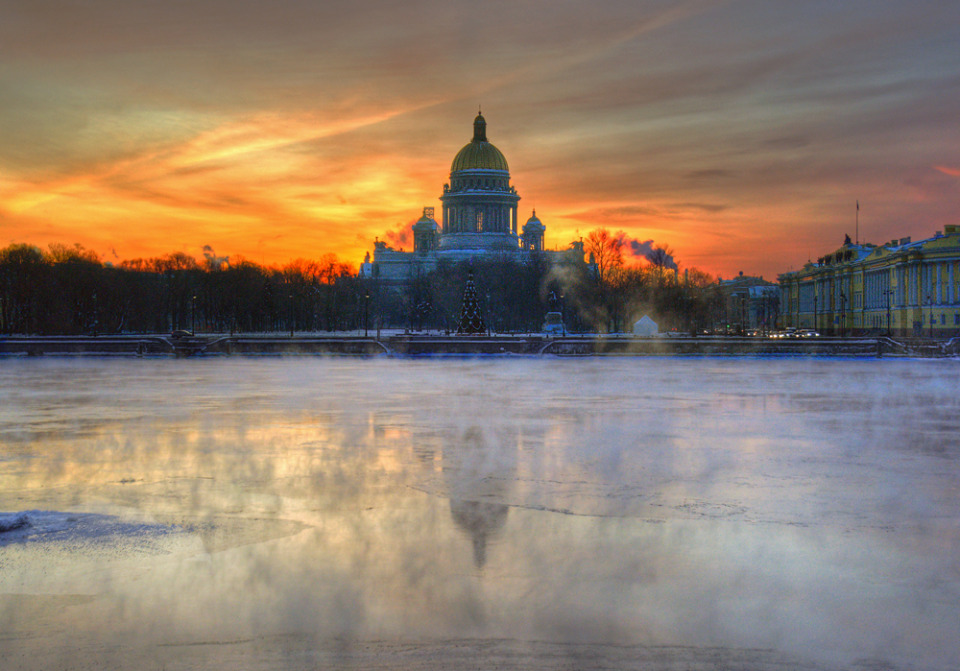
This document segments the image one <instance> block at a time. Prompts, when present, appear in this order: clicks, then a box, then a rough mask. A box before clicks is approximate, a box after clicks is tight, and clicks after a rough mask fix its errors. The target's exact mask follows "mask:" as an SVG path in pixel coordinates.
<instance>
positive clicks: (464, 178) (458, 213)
mask: <svg viewBox="0 0 960 671" xmlns="http://www.w3.org/2000/svg"><path fill="white" fill-rule="evenodd" d="M440 202H441V203H442V208H441V210H442V217H441V219H442V224H438V223H437V221H436V219H435V218H434V212H435V210H434V208H432V207H425V208H423V216H422V217H420V219H419V221H417V222H416V223H415V224H413V251H403V250H396V249H392V248H391V247H389V246H388V245H387V244H386V243H385V242H382V241H379V240H378V241H376V242H375V243H374V251H373V259H372V260H371V259H370V254H369V253H368V254H367V256H366V258H365V259H364V262H363V264H361V266H360V277H369V278H373V277H376V278H379V279H381V280H384V281H387V282H393V283H397V284H403V283H405V282H407V281H409V280H410V279H412V278H413V277H415V276H416V275H418V274H422V273H429V272H430V271H432V270H434V269H435V268H436V267H437V263H438V262H439V261H440V260H442V259H447V260H450V261H454V262H456V261H467V260H471V259H477V258H491V257H493V258H504V259H509V260H512V261H516V262H524V261H525V260H526V259H528V258H529V257H530V255H531V254H535V253H543V254H545V255H548V256H550V257H563V258H564V259H570V258H571V254H572V255H573V256H574V258H577V259H579V260H581V261H582V259H583V244H582V243H580V242H575V243H573V244H572V245H571V249H569V250H565V251H562V252H556V251H546V250H544V247H543V234H544V232H545V230H546V228H545V227H544V225H543V223H542V222H541V221H540V220H539V219H538V218H537V213H536V211H533V214H532V216H531V217H530V218H529V219H527V221H526V223H525V224H524V225H523V228H522V229H519V226H518V218H517V206H518V204H519V202H520V195H519V194H518V193H517V190H516V188H515V187H513V186H512V185H511V184H510V168H509V167H508V165H507V159H506V158H505V157H504V155H503V152H501V151H500V150H499V149H497V147H496V146H494V145H493V144H492V143H491V142H490V141H489V140H488V139H487V122H486V120H485V119H484V118H483V115H482V114H477V118H476V119H474V120H473V139H472V140H471V141H470V142H469V143H467V145H466V146H464V147H463V149H461V150H460V151H459V152H457V155H456V156H455V157H454V159H453V163H452V164H451V166H450V181H449V182H448V183H447V184H444V185H443V194H442V195H441V196H440Z"/></svg>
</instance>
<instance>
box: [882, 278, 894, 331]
mask: <svg viewBox="0 0 960 671" xmlns="http://www.w3.org/2000/svg"><path fill="white" fill-rule="evenodd" d="M891 294H893V290H891V289H884V291H883V295H884V296H885V297H886V299H887V337H888V338H889V337H890V336H892V335H893V334H892V333H891V332H890V296H891Z"/></svg>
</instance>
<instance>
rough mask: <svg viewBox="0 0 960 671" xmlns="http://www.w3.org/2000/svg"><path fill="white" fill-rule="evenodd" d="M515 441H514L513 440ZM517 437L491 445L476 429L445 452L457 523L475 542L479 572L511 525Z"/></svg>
mask: <svg viewBox="0 0 960 671" xmlns="http://www.w3.org/2000/svg"><path fill="white" fill-rule="evenodd" d="M511 438H512V439H513V440H511ZM515 443H516V436H512V437H511V436H510V435H506V436H500V435H498V436H497V440H495V441H492V442H488V441H487V440H486V439H485V437H484V432H483V429H481V428H479V427H476V426H472V427H470V428H468V429H467V430H466V431H464V433H463V436H462V438H461V439H460V440H457V441H454V442H453V444H451V445H450V446H448V447H447V448H446V449H445V450H444V454H443V475H444V479H445V480H446V482H447V490H448V492H449V496H450V515H451V517H452V518H453V521H454V523H455V524H456V525H457V526H458V527H459V528H460V529H462V530H463V531H465V532H466V533H467V534H469V535H470V538H471V539H472V541H473V561H474V564H476V566H477V568H483V566H484V564H486V562H487V541H488V540H489V539H490V538H491V537H493V536H494V535H496V534H497V532H499V531H500V530H501V529H503V527H504V525H506V523H507V513H508V512H509V507H508V506H507V505H505V504H504V503H501V501H504V500H506V498H507V497H508V495H509V494H510V490H511V489H512V485H513V481H514V479H515V477H516V471H517V457H516V444H515Z"/></svg>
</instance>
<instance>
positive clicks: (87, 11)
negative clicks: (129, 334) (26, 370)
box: [0, 0, 960, 278]
mask: <svg viewBox="0 0 960 671" xmlns="http://www.w3.org/2000/svg"><path fill="white" fill-rule="evenodd" d="M590 7H595V8H594V9H590ZM3 13H4V21H3V22H0V138H2V143H0V144H2V146H0V245H6V244H9V243H11V242H29V243H33V244H37V245H41V246H45V245H47V244H49V243H51V242H65V243H73V242H79V243H81V244H83V245H85V246H87V247H90V248H93V249H94V250H96V251H97V252H99V253H100V254H101V256H102V257H103V258H104V260H107V261H116V260H122V259H126V258H135V257H143V256H158V255H162V254H165V253H168V252H172V251H185V252H187V253H190V254H193V255H195V256H198V257H199V256H200V255H201V250H202V248H203V247H204V246H205V245H209V246H210V247H212V248H213V249H214V250H215V253H216V254H218V255H221V256H232V257H236V256H237V255H242V256H245V257H247V258H250V259H252V260H254V261H257V262H266V263H281V262H284V261H288V260H291V259H293V258H296V257H308V258H318V257H320V256H321V255H323V254H327V253H336V254H337V255H338V256H340V258H341V259H343V260H345V261H347V262H349V263H351V264H354V265H355V264H357V263H358V262H359V261H360V260H361V259H362V257H363V254H364V253H365V251H367V250H369V249H370V248H371V247H372V241H373V239H374V238H375V237H377V236H379V237H381V238H383V237H384V236H385V235H386V234H387V233H388V232H389V231H396V230H398V227H404V226H407V225H409V224H411V223H412V222H413V221H415V220H416V219H417V218H418V216H419V214H420V211H421V208H422V207H423V206H425V205H426V206H436V207H438V211H439V201H438V197H439V195H440V193H441V191H442V187H443V184H444V182H446V181H447V179H448V173H449V169H450V162H451V160H452V159H453V156H454V155H455V154H456V152H457V151H458V150H459V149H460V147H461V146H463V145H464V144H465V143H466V142H468V141H469V140H470V137H471V135H472V121H473V117H474V115H475V113H476V108H477V105H478V104H482V106H483V110H484V116H485V117H486V119H487V122H488V136H489V138H490V140H491V141H492V142H493V143H494V144H496V145H497V146H498V147H499V148H500V149H501V150H502V151H503V153H504V154H505V155H506V157H507V160H508V161H509V163H510V168H511V175H512V179H513V183H514V185H515V186H516V188H517V190H518V192H519V193H520V195H521V197H522V200H521V202H520V210H521V221H523V220H525V219H526V217H528V216H529V214H530V210H531V208H532V207H536V208H537V214H538V216H539V217H540V218H541V219H542V220H543V222H544V224H545V225H546V226H547V235H546V238H547V244H548V246H565V245H566V244H567V243H568V242H570V241H571V240H573V239H575V238H576V237H577V236H578V235H582V234H585V233H586V232H587V231H589V230H592V229H594V228H597V227H607V228H609V229H611V230H623V231H625V232H626V233H627V234H628V235H629V236H631V237H633V238H637V239H639V240H649V239H653V240H654V241H655V242H656V243H657V244H667V245H670V247H672V249H673V250H674V252H675V257H676V260H677V262H678V263H679V264H680V266H681V268H683V267H690V266H696V267H699V268H702V269H704V270H707V271H709V272H711V273H714V274H721V275H723V276H730V275H733V274H735V273H736V272H738V271H740V270H742V271H744V272H745V273H747V274H763V275H765V276H767V277H769V278H772V277H774V276H775V275H776V274H777V273H779V272H784V271H786V270H789V269H795V268H797V267H799V266H801V265H802V264H803V263H804V262H805V261H806V260H807V259H808V258H810V257H816V256H817V255H820V254H823V253H825V252H827V251H831V250H832V249H834V248H836V247H837V246H838V245H839V244H840V243H841V242H842V241H843V236H844V234H845V233H849V234H850V235H851V237H854V236H855V235H856V232H855V217H856V210H855V203H856V202H857V200H859V201H860V205H861V209H860V237H861V239H863V240H867V241H873V242H882V241H885V240H889V239H891V238H894V237H903V236H906V235H912V236H914V238H915V239H917V238H921V237H928V236H930V235H932V234H933V232H934V231H936V230H938V229H942V227H943V225H944V224H947V223H960V221H958V219H960V217H958V216H957V214H958V208H957V205H958V195H960V188H958V184H960V153H958V150H957V148H958V147H960V126H958V124H957V123H956V120H957V118H958V117H960V59H957V58H956V55H955V51H956V45H957V44H960V5H957V4H956V3H943V4H939V5H937V4H932V3H923V4H916V3H908V2H883V1H880V0H869V1H864V2H844V3H827V2H824V3H818V2H804V3H795V2H786V1H782V2H777V1H775V0H763V1H757V2H709V1H702V2H637V1H635V0H630V1H629V2H628V1H626V0H624V1H622V2H619V1H609V2H604V3H603V4H601V5H595V6H594V5H590V4H589V3H586V2H583V3H580V2H569V3H553V2H545V1H544V2H523V1H520V2H497V1H492V2H488V3H484V4H483V5H477V4H475V3H466V2H420V3H414V4H409V3H407V4H404V3H393V2H386V1H385V0H384V1H371V2H364V3H349V2H343V3H340V2H324V3H315V2H306V1H304V2H283V3H256V2H225V1H220V0H216V1H212V0H205V1H200V2H195V3H183V4H176V3H169V2H153V1H144V2H137V3H129V2H113V1H111V0H104V1H102V2H97V3H91V4H86V5H85V4H82V3H79V4H78V3H69V2H56V1H50V2H47V1H44V0H37V1H36V2H30V3H14V4H13V7H12V8H11V7H9V6H7V7H5V8H4V10H3Z"/></svg>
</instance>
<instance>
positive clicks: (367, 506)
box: [0, 357, 960, 669]
mask: <svg viewBox="0 0 960 671" xmlns="http://www.w3.org/2000/svg"><path fill="white" fill-rule="evenodd" d="M958 370H960V369H957V368H956V366H954V364H953V363H952V362H936V363H933V364H931V363H930V362H900V361H873V360H871V361H825V360H817V361H811V360H775V359H767V360H734V361H728V360H710V359H695V360H694V359H627V360H624V359H589V360H576V361H570V360H551V359H539V360H521V361H516V360H509V359H488V360H440V361H435V360H422V361H396V360H352V359H322V358H312V357H310V358H306V357H305V358H289V359H271V358H250V359H236V358H231V359H206V360H197V361H169V360H141V361H135V362H134V361H105V360H79V361H70V360H40V361H18V360H8V361H6V362H4V366H3V367H2V368H0V378H2V379H0V388H3V389H5V390H9V391H7V392H5V402H4V403H3V405H2V407H0V455H2V456H0V511H4V512H3V515H2V516H0V565H2V567H3V570H2V571H0V626H2V627H3V630H4V632H5V634H4V638H3V640H2V641H0V649H2V650H3V652H4V653H5V654H4V658H5V659H12V660H15V665H14V666H13V667H12V668H24V669H28V668H56V666H57V664H58V663H62V664H68V665H69V663H70V662H71V661H75V659H76V656H77V651H78V650H84V651H87V652H88V653H89V654H91V655H94V656H96V658H97V659H98V660H99V661H100V665H101V666H102V667H104V668H129V667H131V666H136V665H138V664H140V665H143V664H147V665H149V664H154V665H156V664H158V663H162V664H165V665H167V666H168V667H169V668H179V667H184V666H189V665H194V666H197V667H206V668H225V667H231V666H246V667H248V668H277V667H280V668H354V667H362V668H460V667H463V666H466V665H470V664H473V665H474V666H476V665H478V664H481V665H483V666H485V667H493V666H496V665H500V666H501V667H503V668H555V667H557V665H560V666H563V665H564V664H566V665H567V666H571V665H572V666H574V667H576V668H601V666H602V664H601V662H599V661H598V660H606V662H604V664H607V666H606V667H604V668H610V667H613V668H668V667H671V665H672V666H674V667H675V666H677V665H680V666H681V668H682V666H683V665H686V666H687V667H690V668H724V666H726V667H733V668H756V669H768V668H817V669H819V668H850V669H855V668H885V667H884V666H883V665H888V667H889V668H904V669H905V668H910V669H941V668H949V667H950V664H952V663H953V662H952V660H954V659H956V658H957V657H958V654H960V644H958V643H957V641H958V640H960V639H958V633H960V632H958V625H957V622H958V621H960V618H958V617H957V614H958V613H960V574H958V573H957V569H956V562H957V557H958V555H960V552H958V549H960V530H958V524H957V520H958V519H960V502H958V498H957V497H956V496H955V494H956V482H957V480H958V476H960V472H958V471H960V465H958V457H960V447H958V443H957V441H956V438H955V436H956V435H958V430H960V412H958V410H960V407H958V406H960V401H958V400H957V398H956V394H955V389H956V388H957V383H958V379H957V378H958ZM904 390H909V394H908V393H905V392H904ZM400 643H410V644H415V645H412V647H404V648H398V647H397V646H398V644H400ZM200 644H202V645H200ZM616 646H619V647H616ZM624 646H626V647H624ZM464 651H469V652H464ZM658 655H659V656H658ZM551 660H552V661H551ZM485 662H486V663H485ZM511 665H512V666H511ZM871 665H873V667H871ZM564 668H566V667H564Z"/></svg>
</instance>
